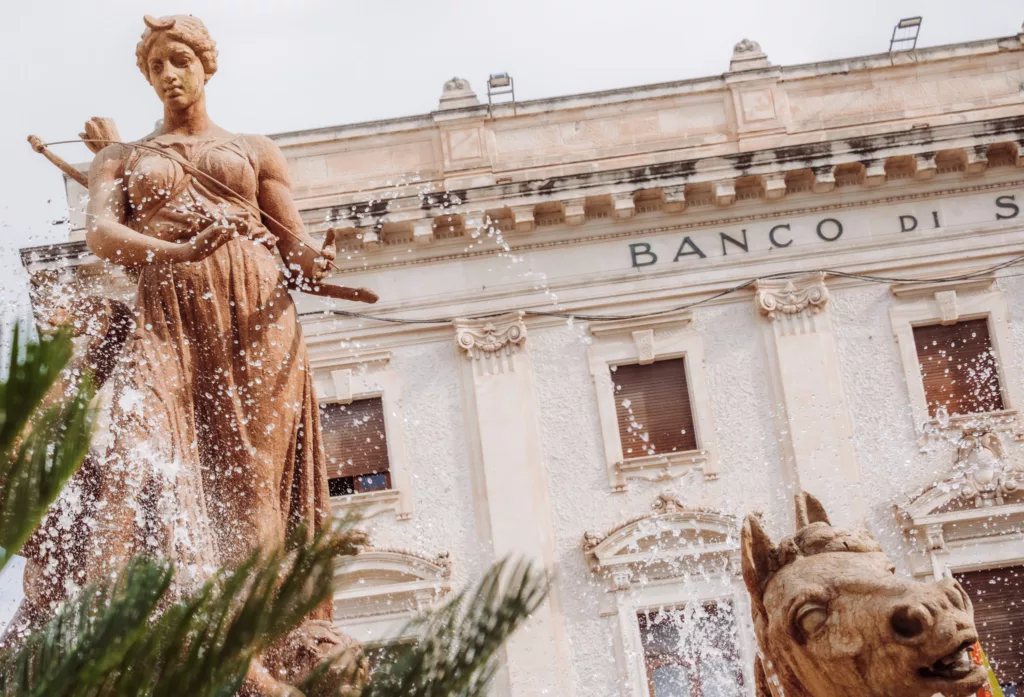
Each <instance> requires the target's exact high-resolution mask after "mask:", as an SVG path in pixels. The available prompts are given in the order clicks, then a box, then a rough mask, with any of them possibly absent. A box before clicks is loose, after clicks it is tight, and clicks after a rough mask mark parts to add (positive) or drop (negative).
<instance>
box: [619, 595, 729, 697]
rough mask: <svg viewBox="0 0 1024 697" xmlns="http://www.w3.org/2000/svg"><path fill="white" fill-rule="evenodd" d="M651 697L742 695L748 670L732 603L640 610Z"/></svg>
mask: <svg viewBox="0 0 1024 697" xmlns="http://www.w3.org/2000/svg"><path fill="white" fill-rule="evenodd" d="M637 622H638V623H639V626H640V640H641V645H642V646H643V652H644V666H645V668H646V670H647V685H648V691H649V694H650V697H740V695H743V694H745V693H744V690H743V669H742V667H741V665H740V652H739V646H738V642H737V636H736V621H735V617H734V615H733V608H732V603H731V602H730V601H728V600H718V601H712V602H707V603H703V604H698V603H691V604H687V605H684V606H683V607H677V608H672V609H668V610H658V611H648V612H640V613H638V614H637Z"/></svg>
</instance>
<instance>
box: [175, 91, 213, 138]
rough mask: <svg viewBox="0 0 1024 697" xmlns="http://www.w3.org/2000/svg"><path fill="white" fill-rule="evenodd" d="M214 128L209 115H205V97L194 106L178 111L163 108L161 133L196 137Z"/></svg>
mask: <svg viewBox="0 0 1024 697" xmlns="http://www.w3.org/2000/svg"><path fill="white" fill-rule="evenodd" d="M214 128H216V126H214V123H213V121H211V120H210V115H209V114H207V113H206V95H205V94H204V95H203V96H202V97H200V98H199V99H198V100H197V101H196V102H195V103H194V104H192V105H190V106H188V107H186V108H184V109H180V110H173V109H170V108H168V107H167V106H164V124H163V127H162V128H161V132H162V133H166V134H173V135H183V136H196V135H202V134H204V133H207V132H209V131H210V130H212V129H214Z"/></svg>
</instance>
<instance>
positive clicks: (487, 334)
mask: <svg viewBox="0 0 1024 697" xmlns="http://www.w3.org/2000/svg"><path fill="white" fill-rule="evenodd" d="M453 324H454V325H455V341H456V343H458V345H459V348H461V349H462V350H463V351H465V352H466V356H467V357H468V358H471V359H473V360H480V359H482V358H490V357H495V356H498V355H501V354H505V355H509V354H511V353H513V352H514V351H515V350H516V349H517V348H519V347H521V346H522V345H523V344H524V343H526V324H525V323H524V322H523V313H522V312H511V313H509V314H507V315H501V316H499V317H488V318H486V319H457V320H455V321H454V323H453Z"/></svg>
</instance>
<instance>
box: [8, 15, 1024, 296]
mask: <svg viewBox="0 0 1024 697" xmlns="http://www.w3.org/2000/svg"><path fill="white" fill-rule="evenodd" d="M0 8H2V9H0V59H2V61H0V65H2V66H4V68H3V70H4V72H3V75H2V77H0V86H2V90H0V95H2V96H0V104H2V105H3V106H2V108H0V264H7V263H10V262H13V261H14V257H13V256H12V251H13V250H14V249H17V248H18V247H21V246H27V245H37V244H45V243H47V242H50V241H56V240H60V239H61V238H62V236H63V235H64V231H63V228H62V227H61V226H59V225H58V226H54V225H53V224H52V223H53V221H54V220H58V219H60V218H63V217H64V214H65V207H64V198H63V190H62V186H61V177H60V175H59V173H58V172H57V170H56V169H55V168H53V167H52V166H51V165H49V164H48V163H47V162H46V161H45V160H43V158H42V157H40V156H39V155H36V154H35V153H33V152H32V151H31V149H30V148H29V146H28V144H27V143H26V142H25V138H26V136H27V135H28V134H30V133H32V134H37V135H40V136H42V137H43V138H44V139H47V140H62V139H66V138H74V137H76V134H77V133H78V132H79V131H80V130H81V126H82V124H83V123H84V121H85V120H86V119H87V118H88V117H90V116H111V117H114V118H115V119H116V121H117V124H118V126H119V128H120V131H121V135H122V136H124V137H126V138H129V139H130V138H136V137H139V136H140V135H143V134H145V133H147V132H149V131H150V130H151V128H152V125H153V123H154V121H155V120H156V119H158V118H159V117H160V115H161V108H160V103H159V101H158V100H157V98H156V96H155V95H154V94H153V93H152V91H151V88H150V87H149V85H148V84H147V83H146V81H145V80H144V79H143V77H142V75H141V74H140V73H139V72H138V69H137V68H136V67H135V56H134V52H135V44H136V42H137V41H138V38H139V34H140V33H141V32H142V29H143V24H142V15H143V14H144V13H145V12H149V13H152V14H171V13H192V14H195V15H197V16H199V17H201V18H202V19H203V21H204V22H205V23H206V25H207V27H209V29H210V31H211V32H212V34H213V36H214V38H215V39H216V40H217V42H218V48H219V50H220V60H219V71H218V73H217V75H216V76H215V77H214V79H213V80H212V81H211V82H210V85H209V88H208V90H209V98H208V99H209V108H210V111H211V114H212V116H213V118H214V120H215V121H217V122H218V123H219V124H220V125H221V126H223V127H225V128H227V129H229V130H233V131H241V132H251V133H253V132H254V133H273V132H279V131H289V130H298V129H303V128H310V127H316V126H328V125H335V124H341V123H352V122H356V121H364V120H370V119H378V118H387V117H394V116H401V115H406V114H415V113H425V112H428V111H431V110H432V109H434V108H435V107H436V104H437V98H438V96H439V95H440V92H441V86H442V84H443V83H444V81H445V80H446V79H448V78H450V77H452V76H453V75H458V76H460V77H465V78H467V79H468V80H469V81H470V82H471V84H472V85H473V87H474V88H475V89H476V90H477V93H478V94H483V93H484V92H485V90H484V81H485V80H486V78H487V75H488V74H489V73H492V72H501V71H508V72H510V73H511V74H512V75H513V77H514V78H515V80H516V87H517V96H518V97H519V99H534V98H540V97H548V96H555V95H560V94H571V93H575V92H584V91H591V90H601V89H611V88H616V87H624V86H629V85H637V84H644V83H649V82H662V81H669V80H678V79H683V78H689V77H700V76H705V75H714V74H719V73H722V72H724V71H725V70H726V69H727V67H728V62H729V57H730V55H731V52H732V46H733V44H735V43H736V42H737V41H739V40H740V39H742V38H744V37H749V38H751V39H754V40H757V41H759V42H760V43H761V46H762V48H763V49H764V50H765V51H766V52H767V54H768V57H769V60H771V61H772V62H773V63H776V64H783V65H787V64H794V63H804V62H810V61H817V60H825V59H830V58H839V57H848V56H855V55H864V54H869V53H878V52H882V51H885V50H887V49H888V40H889V36H890V33H891V31H892V26H893V25H894V24H895V22H896V21H897V20H899V19H900V18H901V17H907V16H912V15H915V14H923V15H924V24H923V27H922V32H921V40H920V45H922V46H929V45H935V44H943V43H953V42H960V41H969V40H973V39H981V38H991V37H996V36H1009V35H1013V34H1016V33H1017V32H1018V31H1019V30H1020V27H1021V22H1022V21H1024V5H1022V3H1021V2H1020V0H972V1H971V2H966V1H965V0H927V1H926V0H916V1H907V0H856V1H855V2H821V1H817V2H811V1H810V0H772V1H770V2H765V1H764V0H717V1H711V2H709V1H708V0H702V1H701V2H694V1H693V0H628V1H627V0H517V1H516V2H498V1H496V0H415V1H414V0H378V1H377V2H367V1H365V0H363V1H355V0H333V1H331V0H289V1H288V2H283V1H280V0H217V1H216V2H197V1H194V0H183V1H181V2H153V3H150V2H147V3H140V2H138V0H107V1H105V2H99V1H97V0H0ZM59 152H60V154H61V155H62V156H64V157H65V158H66V159H68V160H70V161H72V162H78V161H82V160H85V159H87V158H88V157H89V155H88V153H87V151H86V150H85V149H84V147H81V146H64V147H62V148H60V149H59ZM18 275H20V270H19V269H12V270H11V272H10V273H5V274H0V293H2V292H3V290H4V289H5V288H10V289H11V290H14V289H15V288H16V287H17V286H18V284H17V283H16V282H15V281H16V280H17V279H16V278H15V277H16V276H18ZM12 283H13V284H14V285H13V286H12ZM9 297H10V296H9Z"/></svg>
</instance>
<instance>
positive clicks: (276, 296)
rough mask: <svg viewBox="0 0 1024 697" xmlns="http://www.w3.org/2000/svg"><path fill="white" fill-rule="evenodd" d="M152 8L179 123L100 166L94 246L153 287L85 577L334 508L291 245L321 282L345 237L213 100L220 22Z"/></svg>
mask: <svg viewBox="0 0 1024 697" xmlns="http://www.w3.org/2000/svg"><path fill="white" fill-rule="evenodd" d="M145 21H146V29H145V32H144V33H143V35H142V40H141V41H140V42H139V44H138V47H137V49H136V56H137V59H138V66H139V69H140V70H141V71H142V74H143V75H144V76H145V78H146V79H147V80H148V81H149V83H150V84H151V85H152V86H153V89H154V90H155V92H156V94H157V96H158V97H159V98H160V100H161V101H162V102H163V106H164V118H163V123H162V125H161V126H160V127H159V128H158V129H157V130H156V131H155V132H154V133H152V134H150V135H149V136H147V137H146V138H144V139H143V140H141V141H138V143H137V144H126V145H119V144H112V145H109V146H107V147H105V148H103V149H102V150H101V151H100V152H99V153H98V154H97V155H96V158H95V160H94V162H93V163H92V166H91V169H90V171H89V195H90V200H89V208H88V228H87V237H86V241H87V243H88V246H89V249H90V250H92V251H93V252H94V253H95V254H96V255H97V256H99V257H101V258H103V259H105V260H107V261H109V262H112V263H114V264H118V265H121V266H123V267H125V268H126V269H127V270H128V271H129V272H130V274H131V275H132V276H137V278H138V294H137V300H136V306H135V316H134V321H135V328H134V331H133V333H132V335H131V336H130V337H129V338H128V341H127V342H126V344H125V348H124V352H123V354H122V356H121V357H120V361H119V364H118V366H117V368H116V369H115V371H114V374H113V375H112V377H111V383H112V384H113V396H112V399H111V413H110V414H109V419H108V421H109V426H108V435H107V442H106V445H105V447H104V450H103V452H101V453H99V454H98V455H97V462H96V467H95V473H96V474H95V476H96V477H97V479H98V482H97V484H96V486H97V490H96V494H95V495H96V499H97V501H98V504H97V506H96V507H95V513H94V514H93V523H92V528H93V529H92V531H91V534H90V539H89V543H88V550H87V553H86V554H87V556H86V558H85V560H84V570H85V574H84V576H85V580H91V579H94V578H99V577H102V576H105V575H106V574H108V573H109V572H110V571H112V570H114V569H115V568H116V567H117V566H118V565H119V564H122V563H123V562H124V561H125V560H126V559H127V558H128V557H130V556H131V555H133V554H152V555H158V556H164V557H168V558H170V559H173V560H174V561H175V562H176V564H177V573H178V579H177V581H178V583H179V584H180V585H181V586H182V587H185V588H187V587H188V586H189V585H190V584H195V583H199V582H201V581H203V580H204V579H205V578H207V577H208V575H209V574H210V573H211V571H212V570H213V569H216V568H218V567H221V566H225V565H230V564H232V563H233V562H236V561H239V560H240V559H242V558H244V557H245V556H247V555H248V554H249V553H250V552H251V551H252V550H253V549H255V548H257V547H267V546H277V545H280V544H282V543H283V542H284V540H285V537H286V535H287V534H288V532H289V530H290V529H293V528H295V527H296V526H298V525H299V524H300V523H301V524H305V527H306V529H307V530H308V531H310V534H312V531H314V530H315V529H317V528H318V527H320V526H321V525H322V524H323V523H324V522H325V521H326V520H327V518H328V516H329V500H328V490H327V475H326V469H325V462H324V454H323V446H322V443H321V434H320V421H319V414H318V409H317V399H316V395H315V394H314V391H313V381H312V375H311V373H310V367H309V359H308V357H307V352H306V345H305V342H304V340H303V337H302V331H301V328H300V325H299V318H298V317H297V313H296V308H295V305H294V304H293V302H292V299H291V296H290V295H289V292H288V290H287V288H286V286H285V283H284V278H283V273H282V270H281V268H280V266H279V263H278V262H277V260H276V257H275V250H276V251H277V252H279V253H280V255H281V258H282V259H283V260H284V262H285V265H286V266H287V268H288V269H289V272H288V273H290V274H292V275H293V276H294V275H295V274H299V275H301V277H303V278H305V279H309V280H311V281H316V280H319V279H320V278H322V277H323V276H324V275H325V274H326V272H327V268H328V264H329V261H330V260H331V259H332V258H333V251H332V250H329V249H324V250H322V251H321V250H318V249H317V247H316V246H315V245H314V242H313V240H312V239H311V238H310V237H309V235H308V234H307V233H306V231H305V228H304V226H303V224H302V220H301V218H300V215H299V212H298V210H297V208H296V206H295V203H294V202H293V200H292V196H291V193H290V190H289V180H288V170H287V165H286V162H285V159H284V156H283V155H282V153H281V151H280V150H279V149H278V148H277V146H275V145H274V144H273V143H272V142H271V141H270V140H269V139H267V138H265V137H262V136H252V135H236V134H234V133H229V132H228V131H226V130H224V129H223V128H221V127H219V126H217V125H216V124H215V123H214V122H213V121H212V120H211V119H210V117H209V115H208V114H207V111H206V96H205V87H206V83H207V82H208V81H209V80H210V78H211V77H212V76H213V75H214V73H215V72H216V70H217V50H216V46H215V44H214V41H213V39H212V38H211V37H210V35H209V33H208V32H207V30H206V27H205V26H204V25H203V23H202V22H201V21H199V20H198V19H196V18H194V17H191V16H173V17H163V18H159V19H154V18H151V17H146V20H145ZM329 619H330V608H329V607H326V608H324V609H323V610H321V611H319V612H318V613H316V616H315V617H313V618H311V619H310V620H309V621H308V622H307V624H310V623H316V622H317V621H319V622H320V626H319V628H318V629H316V631H315V632H314V633H317V636H318V639H317V641H318V642H321V643H322V642H323V641H325V639H324V632H325V631H326V632H327V634H330V631H333V630H330V629H328V627H329V624H328V623H327V622H326V620H329ZM326 641H327V642H328V643H331V642H334V643H338V642H344V641H346V640H345V639H344V638H343V637H337V638H335V639H331V638H330V637H327V639H326ZM257 668H259V667H258V666H257ZM258 672H259V671H256V673H258ZM250 678H251V680H252V681H254V682H255V683H259V685H260V686H259V687H258V688H257V689H256V691H255V693H256V694H291V692H289V689H290V688H287V687H286V686H283V685H281V686H277V685H276V683H277V681H276V680H273V679H271V678H269V676H268V674H266V671H263V673H262V674H251V675H250ZM275 690H276V691H275Z"/></svg>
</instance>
